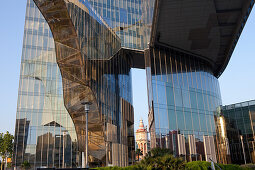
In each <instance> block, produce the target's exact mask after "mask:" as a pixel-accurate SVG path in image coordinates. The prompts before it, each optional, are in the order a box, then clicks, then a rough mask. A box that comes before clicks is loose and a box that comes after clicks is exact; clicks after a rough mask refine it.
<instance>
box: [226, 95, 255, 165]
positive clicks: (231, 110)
mask: <svg viewBox="0 0 255 170" xmlns="http://www.w3.org/2000/svg"><path fill="white" fill-rule="evenodd" d="M221 115H222V117H223V118H224V119H225V128H226V135H227V138H228V141H229V149H230V153H231V161H232V162H233V163H235V164H244V163H247V164H248V163H253V164H254V163H255V146H254V144H255V143H254V142H255V133H254V128H255V101H254V100H251V101H247V102H242V103H236V104H232V105H227V106H222V107H221Z"/></svg>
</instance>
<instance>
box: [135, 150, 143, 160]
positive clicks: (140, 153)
mask: <svg viewBox="0 0 255 170" xmlns="http://www.w3.org/2000/svg"><path fill="white" fill-rule="evenodd" d="M135 154H136V155H138V161H140V158H139V156H140V155H142V152H141V150H140V149H136V151H135Z"/></svg>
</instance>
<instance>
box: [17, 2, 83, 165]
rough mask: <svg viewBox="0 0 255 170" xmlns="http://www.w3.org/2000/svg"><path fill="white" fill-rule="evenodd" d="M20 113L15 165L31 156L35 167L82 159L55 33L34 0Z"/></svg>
mask: <svg viewBox="0 0 255 170" xmlns="http://www.w3.org/2000/svg"><path fill="white" fill-rule="evenodd" d="M16 117H17V118H16V128H15V141H14V157H13V164H14V165H17V166H20V165H21V164H22V163H23V162H24V160H27V161H29V162H30V164H31V167H44V166H47V167H62V166H63V163H64V164H65V166H72V164H76V163H77V162H78V161H79V160H78V159H77V158H78V157H77V135H76V132H75V127H74V124H73V121H72V119H71V117H70V116H69V114H68V111H67V110H66V108H65V106H64V100H63V85H62V76H61V72H60V70H59V67H58V65H57V62H56V53H55V46H54V40H53V37H52V33H51V31H50V28H49V26H48V24H47V22H46V21H45V19H44V17H43V16H42V14H41V13H40V11H39V10H38V8H37V7H36V6H35V4H34V2H33V1H32V0H28V1H27V10H26V19H25V28H24V39H23V50H22V57H21V70H20V82H19V93H18V106H17V116H16Z"/></svg>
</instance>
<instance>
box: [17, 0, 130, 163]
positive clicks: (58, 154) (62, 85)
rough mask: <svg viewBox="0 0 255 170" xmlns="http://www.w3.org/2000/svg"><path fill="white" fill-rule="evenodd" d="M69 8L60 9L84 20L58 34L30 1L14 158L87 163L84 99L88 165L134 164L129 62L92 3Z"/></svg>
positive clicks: (117, 40) (118, 39)
mask: <svg viewBox="0 0 255 170" xmlns="http://www.w3.org/2000/svg"><path fill="white" fill-rule="evenodd" d="M58 5H63V3H59V4H58ZM63 7H64V6H63ZM65 8H66V11H65V12H66V13H65V14H64V13H62V14H63V15H65V16H66V15H67V13H68V15H70V18H68V19H67V18H65V19H64V20H63V21H64V22H66V21H67V20H69V21H75V20H76V21H77V20H79V21H80V22H74V23H75V24H74V26H73V25H69V26H68V27H62V33H63V34H61V33H59V30H56V29H53V27H54V26H53V27H52V28H51V29H50V27H49V25H50V24H49V23H50V21H46V20H45V17H43V15H42V13H41V12H40V11H39V9H38V7H37V6H36V4H35V3H34V1H32V0H28V2H27V12H26V21H25V32H24V42H23V54H22V61H21V76H20V87H19V99H18V108H17V119H16V129H15V144H14V160H13V164H14V166H16V167H19V166H21V164H22V163H23V162H24V161H25V160H27V161H29V163H30V164H31V166H32V167H33V168H36V167H58V168H60V167H61V168H63V167H82V161H83V160H82V158H83V157H84V156H83V155H84V151H85V135H86V134H85V114H84V106H83V104H82V102H86V101H88V102H91V103H92V104H91V106H90V108H91V109H90V112H89V120H88V122H89V126H88V132H89V133H88V140H89V144H88V147H89V160H88V161H89V165H90V166H92V167H93V166H107V165H117V166H127V165H129V164H132V162H133V159H134V127H133V119H134V117H133V114H134V113H133V106H132V91H131V90H132V88H131V70H130V69H131V64H130V62H131V61H130V59H129V58H127V57H126V56H125V53H124V52H123V51H119V49H120V47H121V39H120V38H119V37H118V36H117V35H116V34H115V32H114V31H111V29H110V26H109V25H108V22H106V21H105V20H103V19H102V18H101V17H100V15H98V13H97V12H96V11H95V10H94V8H93V6H92V5H91V4H90V2H88V1H79V2H78V1H76V2H73V3H72V2H70V3H67V4H66V6H65ZM125 8H127V6H125ZM77 14H78V15H77ZM127 17H128V15H127ZM62 18H63V17H62ZM83 21H85V22H83ZM53 22H54V21H53ZM69 23H71V22H69ZM50 26H52V25H50ZM55 26H56V25H55ZM65 31H66V32H65ZM76 31H77V33H78V35H77V34H76ZM66 36H70V37H71V38H67V37H66ZM78 44H79V45H78ZM77 45H78V46H77Z"/></svg>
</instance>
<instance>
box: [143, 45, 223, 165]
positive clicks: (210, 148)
mask: <svg viewBox="0 0 255 170" xmlns="http://www.w3.org/2000/svg"><path fill="white" fill-rule="evenodd" d="M145 58H146V74H147V83H148V93H149V94H148V96H149V109H150V113H149V128H150V133H151V147H164V148H169V149H170V150H171V151H172V152H173V154H174V155H176V156H181V157H185V159H187V160H188V161H190V160H208V161H209V158H210V159H212V160H214V161H217V160H216V159H217V158H216V146H215V145H216V141H215V135H216V129H215V120H214V117H215V115H216V108H217V107H218V106H219V105H220V104H221V96H220V90H219V83H218V80H217V79H216V78H215V77H214V76H213V75H212V72H211V69H210V66H209V64H207V63H206V62H204V61H202V60H200V59H198V58H195V57H192V56H190V55H187V54H183V53H180V52H176V51H174V50H170V49H164V48H152V49H150V50H147V51H146V57H145Z"/></svg>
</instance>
